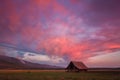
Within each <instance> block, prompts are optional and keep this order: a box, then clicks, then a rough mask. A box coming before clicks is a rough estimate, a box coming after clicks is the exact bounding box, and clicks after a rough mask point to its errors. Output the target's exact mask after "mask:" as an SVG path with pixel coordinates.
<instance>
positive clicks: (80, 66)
mask: <svg viewBox="0 0 120 80" xmlns="http://www.w3.org/2000/svg"><path fill="white" fill-rule="evenodd" d="M70 63H73V65H74V66H75V67H77V68H78V69H87V66H86V65H85V64H84V63H83V62H78V61H71V62H70ZM68 66H70V65H68Z"/></svg>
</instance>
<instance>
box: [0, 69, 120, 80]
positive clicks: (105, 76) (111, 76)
mask: <svg viewBox="0 0 120 80" xmlns="http://www.w3.org/2000/svg"><path fill="white" fill-rule="evenodd" d="M0 80H120V71H93V72H80V73H75V72H71V73H69V72H65V71H58V70H0Z"/></svg>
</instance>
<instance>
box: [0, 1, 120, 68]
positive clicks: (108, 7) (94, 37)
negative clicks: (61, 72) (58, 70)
mask: <svg viewBox="0 0 120 80" xmlns="http://www.w3.org/2000/svg"><path fill="white" fill-rule="evenodd" d="M119 4H120V0H0V55H5V56H11V57H16V58H19V59H22V60H26V61H30V62H34V63H40V64H50V65H58V66H64V67H65V66H67V65H68V63H69V62H70V61H82V62H84V63H85V64H86V65H87V66H88V67H120V5H119Z"/></svg>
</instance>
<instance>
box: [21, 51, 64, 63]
mask: <svg viewBox="0 0 120 80" xmlns="http://www.w3.org/2000/svg"><path fill="white" fill-rule="evenodd" d="M22 59H23V60H26V61H31V62H36V63H42V64H46V63H49V64H50V63H51V64H54V65H55V64H61V63H64V62H65V60H64V59H63V58H61V57H58V56H48V55H42V54H35V53H30V52H26V53H25V54H24V57H23V58H22Z"/></svg>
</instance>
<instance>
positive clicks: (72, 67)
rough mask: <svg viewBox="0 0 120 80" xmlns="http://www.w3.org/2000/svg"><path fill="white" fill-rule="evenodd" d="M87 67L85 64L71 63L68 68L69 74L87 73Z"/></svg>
mask: <svg viewBox="0 0 120 80" xmlns="http://www.w3.org/2000/svg"><path fill="white" fill-rule="evenodd" d="M87 69H88V68H87V66H86V65H85V64H84V63H83V62H77V61H71V62H70V63H69V65H68V66H67V68H66V70H67V72H71V71H72V72H80V71H87Z"/></svg>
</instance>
